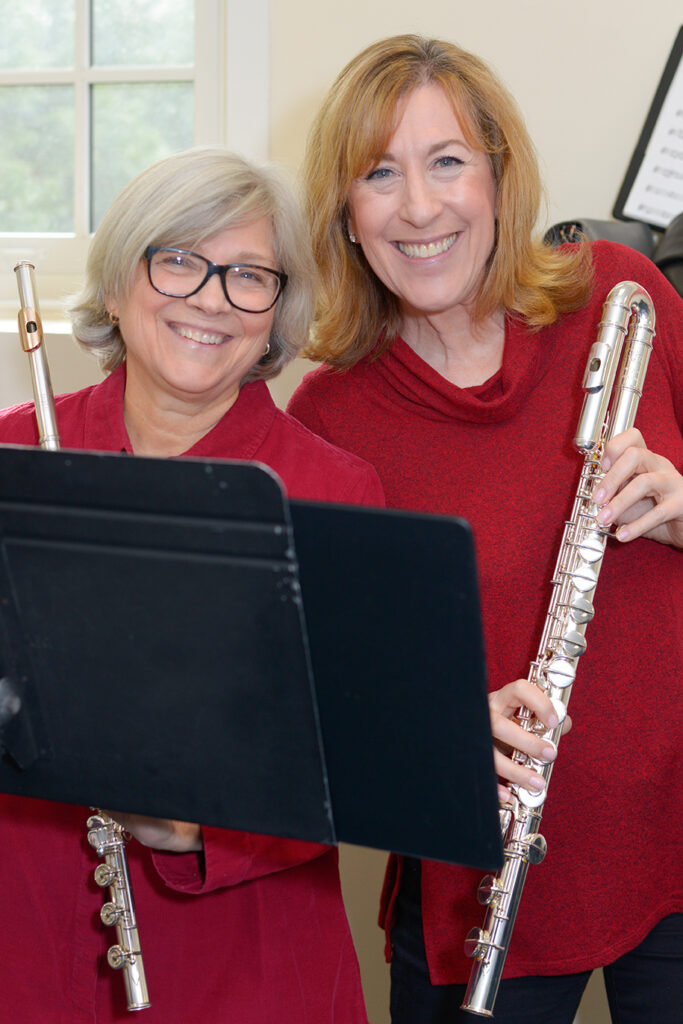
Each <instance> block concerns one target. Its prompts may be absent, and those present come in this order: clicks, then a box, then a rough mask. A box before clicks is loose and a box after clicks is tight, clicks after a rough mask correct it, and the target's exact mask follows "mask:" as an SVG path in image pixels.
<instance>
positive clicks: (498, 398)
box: [371, 317, 553, 423]
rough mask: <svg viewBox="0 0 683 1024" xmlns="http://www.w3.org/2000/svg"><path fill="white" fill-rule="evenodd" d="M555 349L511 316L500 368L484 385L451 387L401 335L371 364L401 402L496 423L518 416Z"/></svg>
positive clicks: (545, 337)
mask: <svg viewBox="0 0 683 1024" xmlns="http://www.w3.org/2000/svg"><path fill="white" fill-rule="evenodd" d="M552 348H553V345H552V340H551V338H550V337H548V335H547V333H546V332H545V331H542V330H541V331H537V332H535V333H532V332H530V331H529V330H528V328H527V327H526V326H525V324H524V323H523V322H522V321H520V320H518V319H513V318H512V317H507V318H506V321H505V344H504V348H503V362H502V365H501V367H500V369H499V370H497V371H496V373H495V374H493V376H492V377H490V378H489V379H488V380H487V381H485V382H484V383H483V384H478V385H476V386H474V387H467V388H460V387H458V386H457V385H456V384H452V383H451V382H450V381H449V380H446V378H445V377H442V376H441V374H440V373H438V371H437V370H435V369H434V368H433V367H432V366H430V365H429V363H427V362H425V361H424V359H422V358H421V356H419V355H418V354H417V353H416V352H415V351H414V350H413V349H412V348H411V347H410V346H409V345H408V344H407V343H406V342H405V341H404V340H403V338H401V337H400V336H398V335H397V336H396V337H395V338H394V340H393V341H392V342H391V344H390V345H389V347H388V348H387V349H386V350H385V351H384V352H383V353H382V355H381V356H380V357H379V358H378V359H377V360H376V361H374V362H373V363H372V364H371V365H372V369H373V370H374V371H376V372H378V373H379V374H380V375H381V376H382V377H383V378H384V380H385V381H386V383H387V384H388V385H389V386H390V387H391V388H392V390H393V391H394V392H395V395H396V398H397V400H398V401H399V402H400V403H401V404H405V405H406V406H413V407H414V406H415V405H419V406H421V407H422V408H423V409H424V408H425V407H426V408H428V409H429V410H431V413H432V414H433V415H434V416H435V417H436V418H442V417H446V418H448V419H452V418H453V417H455V418H457V419H460V420H466V421H469V422H480V423H496V422H502V421H503V420H506V419H509V418H510V417H512V416H514V415H515V413H516V412H517V410H518V409H519V407H520V406H521V405H522V403H523V402H524V401H525V400H526V398H527V396H528V395H529V393H530V392H531V390H532V389H533V388H534V387H535V386H536V385H537V384H538V381H539V380H541V379H542V377H543V376H544V375H545V373H546V372H547V370H548V368H549V366H550V365H551V359H552Z"/></svg>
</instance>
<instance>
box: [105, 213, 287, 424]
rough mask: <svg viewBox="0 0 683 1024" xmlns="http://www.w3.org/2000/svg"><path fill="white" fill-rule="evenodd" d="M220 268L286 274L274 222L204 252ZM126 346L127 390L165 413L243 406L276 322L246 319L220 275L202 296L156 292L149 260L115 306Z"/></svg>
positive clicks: (265, 316) (258, 316)
mask: <svg viewBox="0 0 683 1024" xmlns="http://www.w3.org/2000/svg"><path fill="white" fill-rule="evenodd" d="M197 251H198V252H199V254H200V255H201V256H205V257H206V258H207V259H208V260H211V261H212V262H214V263H218V264H221V265H223V264H226V263H257V264H260V265H262V266H265V267H272V268H273V269H274V270H277V269H278V264H277V261H276V258H275V253H274V247H273V234H272V230H271V226H270V222H269V220H268V219H267V218H266V217H262V218H260V219H258V220H255V221H252V222H251V223H248V224H241V225H237V226H235V227H230V228H226V229H224V230H223V231H219V232H217V233H216V234H215V235H211V236H210V237H209V238H207V239H205V241H204V242H202V243H201V245H199V246H198V247H197ZM110 308H111V311H112V312H113V313H115V314H116V315H117V316H118V317H119V320H120V323H119V329H120V331H121V335H122V337H123V340H124V342H125V345H126V375H127V385H126V387H127V390H128V388H129V387H130V388H134V389H135V391H136V393H137V394H143V395H144V396H145V401H146V402H149V403H151V404H154V405H155V406H156V407H157V408H165V407H168V405H169V403H173V402H178V403H180V404H185V403H190V404H192V405H194V406H199V407H201V406H203V405H207V406H209V405H214V406H215V405H220V406H222V407H223V408H224V410H225V409H228V408H229V407H230V406H231V405H232V404H233V402H234V401H235V399H236V397H237V394H238V392H239V387H240V383H241V381H242V379H243V378H244V377H245V375H246V374H247V373H248V372H249V370H250V369H251V368H252V367H253V366H254V365H255V364H256V363H257V362H258V361H259V359H260V358H261V357H262V356H263V354H264V351H265V348H266V344H267V342H268V338H269V336H270V330H271V327H272V324H273V317H274V315H275V311H274V308H273V309H270V310H268V312H266V313H244V312H242V311H241V310H238V309H235V308H234V307H232V306H231V305H230V303H229V302H228V301H227V299H226V298H225V295H224V294H223V289H222V287H221V282H220V280H219V278H218V275H217V274H215V275H213V276H212V277H211V278H209V280H208V281H207V283H206V284H205V285H204V287H203V288H201V289H200V291H198V292H197V293H196V294H195V295H190V296H188V297H187V298H184V299H177V298H169V297H168V296H166V295H160V294H159V293H158V292H156V291H155V290H154V289H153V288H152V286H151V284H150V283H149V279H148V277H147V267H146V264H145V261H144V260H141V261H140V264H139V266H138V268H137V270H136V274H135V280H134V284H133V288H132V290H131V293H130V295H129V297H128V298H127V299H126V300H125V301H121V302H112V303H111V304H110Z"/></svg>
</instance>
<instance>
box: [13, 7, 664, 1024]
mask: <svg viewBox="0 0 683 1024" xmlns="http://www.w3.org/2000/svg"><path fill="white" fill-rule="evenodd" d="M681 20H682V19H681V8H680V0H650V2H649V3H648V4H647V5H643V3H642V0H574V3H573V4H567V3H566V0H561V2H560V0H515V2H510V0H477V2H476V3H467V4H465V3H457V2H456V0H389V2H386V0H374V2H373V3H370V2H368V0H271V14H270V33H269V35H270V81H271V102H270V140H271V146H270V149H271V156H272V158H274V159H276V160H278V161H281V162H283V163H284V164H286V165H287V166H288V167H289V168H290V169H291V170H292V172H294V171H295V170H296V168H297V166H298V164H299V162H300V160H301V156H302V154H303V150H304V145H305V138H306V134H307V130H308V126H309V124H310V121H311V118H312V116H313V113H314V112H315V109H316V107H317V105H318V103H319V101H320V98H321V96H322V93H323V92H324V90H325V89H326V88H327V87H328V86H329V85H330V83H331V82H332V80H333V78H334V77H335V75H336V73H337V72H338V71H339V70H340V68H341V67H342V65H343V64H344V63H345V62H346V61H347V60H349V59H350V58H351V57H352V56H353V55H354V54H355V53H357V52H358V51H359V50H360V49H362V48H363V47H364V46H366V45H368V44H369V43H371V42H372V41H374V40H376V39H379V38H381V37H383V36H387V35H393V34H395V33H399V32H419V33H422V34H427V35H435V36H439V37H443V38H448V39H451V40H453V41H454V42H457V43H459V44H460V45H462V46H464V47H466V48H468V49H471V50H473V51H474V52H476V53H477V54H479V55H480V56H481V57H484V58H485V59H486V60H488V61H489V63H491V64H492V65H493V66H494V67H495V69H496V70H497V71H498V73H499V75H500V76H501V77H502V79H503V80H504V81H505V82H506V83H507V85H508V87H509V88H510V89H511V91H512V92H513V94H514V95H515V96H516V97H517V99H518V101H519V103H520V106H521V108H522V110H523V112H524V114H525V116H526V119H527V123H528V125H529V129H530V131H531V134H532V137H533V138H534V140H535V142H536V145H537V148H538V151H539V156H540V159H541V164H542V167H543V169H544V175H545V179H546V183H547V185H548V191H549V194H550V207H549V214H548V218H547V222H546V223H547V224H551V223H554V222H556V221H557V220H560V219H566V218H570V217H595V218H601V219H603V218H604V219H606V218H609V216H610V213H611V209H612V205H613V203H614V200H615V198H616V195H617V192H618V190H619V186H620V184H621V181H622V178H623V175H624V173H625V171H626V168H627V165H628V162H629V159H630V156H631V153H632V151H633V148H634V146H635V143H636V141H637V139H638V135H639V132H640V129H641V127H642V124H643V121H644V118H645V116H646V114H647V111H648V108H649V105H650V102H651V100H652V97H653V94H654V90H655V88H656V85H657V83H658V81H659V77H660V75H661V73H662V70H663V67H664V64H665V62H666V58H667V56H668V54H669V51H670V49H671V46H672V44H673V41H674V38H675V36H676V33H677V31H678V28H679V25H680V23H681ZM263 45H264V47H267V46H268V40H267V39H266V38H265V33H264V40H263ZM233 99H234V97H233ZM251 155H256V156H258V155H260V154H251ZM2 272H3V273H9V274H11V268H3V270H2ZM38 290H39V291H40V278H39V277H38ZM3 327H4V331H3ZM47 340H48V347H49V355H50V362H51V365H52V373H53V380H54V386H55V391H66V390H75V389H76V388H78V387H81V386H83V385H84V384H85V383H87V382H89V381H91V380H96V379H98V376H99V375H98V373H97V370H96V368H95V367H94V365H93V364H92V363H91V362H89V360H88V357H87V356H85V355H83V354H81V353H80V352H79V351H78V350H77V349H76V348H75V346H74V345H73V343H72V342H71V341H70V340H69V339H68V338H67V337H65V336H64V335H63V334H55V333H53V332H52V331H49V332H48V336H47ZM588 341H589V339H587V344H588ZM0 358H1V359H2V367H3V371H2V373H0V406H6V405H10V404H12V403H14V402H16V401H20V400H24V399H27V398H29V397H31V389H30V382H29V376H28V367H27V366H26V364H25V360H26V357H25V356H24V355H23V354H22V353H21V350H20V347H19V342H18V340H17V339H16V336H15V335H14V329H13V328H12V327H11V326H8V325H0ZM301 372H302V367H301V366H298V365H297V366H294V367H291V368H289V369H288V370H287V371H286V373H285V374H284V375H283V377H282V378H281V379H280V380H279V381H278V382H276V384H275V385H274V388H273V391H274V393H275V395H276V400H277V401H278V402H279V403H280V404H284V403H285V402H286V400H287V397H288V395H289V394H290V393H291V390H292V389H293V387H294V386H295V385H296V383H297V381H298V379H299V377H300V375H301ZM558 770H559V769H558ZM550 798H551V799H552V796H551V797H550ZM551 855H552V851H551V852H550V854H549V856H551ZM384 860H385V858H384V855H383V854H381V853H377V852H376V851H364V850H360V849H357V848H351V847H344V848H342V878H343V885H344V893H345V898H346V901H347V907H348V911H349V917H350V919H351V924H352V928H353V930H354V937H355V939H356V943H357V947H358V950H359V955H360V958H361V965H362V971H363V979H364V985H365V989H366V995H367V1001H368V1010H369V1013H370V1020H371V1024H386V1022H387V1021H388V1013H387V1009H386V1007H387V988H388V986H387V971H386V967H385V965H384V962H383V956H382V946H383V939H382V935H381V933H380V931H379V929H378V928H377V926H376V917H377V900H378V894H379V888H380V885H381V877H382V870H383V865H384ZM533 870H534V871H535V870H542V868H535V869H533ZM532 874H533V872H532ZM529 884H533V878H532V877H531V878H530V880H529ZM472 923H473V924H476V923H478V921H477V910H476V908H473V922H472ZM608 1020H609V1017H608V1015H607V1013H606V1010H605V1004H604V997H603V995H602V990H601V985H600V983H599V980H596V981H593V982H591V985H590V987H589V992H588V993H587V995H586V997H585V998H584V1001H583V1003H582V1007H581V1011H580V1014H579V1017H578V1018H577V1021H580V1022H581V1024H603V1022H605V1021H608Z"/></svg>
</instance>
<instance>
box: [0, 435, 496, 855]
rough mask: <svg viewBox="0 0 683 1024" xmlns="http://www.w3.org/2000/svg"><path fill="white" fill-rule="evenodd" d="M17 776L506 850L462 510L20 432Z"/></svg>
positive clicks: (25, 785)
mask: <svg viewBox="0 0 683 1024" xmlns="http://www.w3.org/2000/svg"><path fill="white" fill-rule="evenodd" d="M0 481H1V482H0V626H1V630H2V634H1V636H0V660H1V662H2V664H1V665H0V669H1V672H0V674H1V675H2V677H3V679H2V682H1V683H0V742H1V743H2V747H3V755H2V757H1V758H0V791H5V792H10V793H18V794H22V795H25V796H37V797H42V798H45V799H51V800H60V801H65V802H68V803H78V804H85V805H98V806H105V807H110V808H119V809H125V810H128V811H136V812H139V813H143V814H152V815H157V816H162V817H174V818H180V819H185V820H192V821H199V822H201V823H203V824H209V825H218V826H222V827H226V828H237V829H244V830H248V831H253V832H262V833H268V834H274V835H283V836H290V837H295V838H299V839H308V840H314V841H320V842H329V843H335V842H339V841H346V842H352V843H358V844H362V845H366V846H374V847H378V848H380V849H391V850H395V851H397V852H402V853H409V854H413V855H415V856H423V857H430V858H433V859H439V860H447V861H455V862H457V863H464V864H471V865H476V866H478V867H483V868H496V867H498V866H499V865H500V862H501V843H500V832H499V828H498V814H497V796H496V784H495V777H494V773H493V763H492V753H491V737H490V731H489V721H488V710H487V701H486V694H485V682H484V662H483V655H482V642H481V630H480V625H479V612H478V598H477V587H476V574H475V565H474V557H473V551H472V541H471V536H470V532H469V528H468V526H467V524H465V523H463V522H462V521H460V520H456V519H449V518H441V517H434V516H419V515H412V514H408V513H401V512H389V511H383V510H368V509H356V508H345V507H338V506H326V505H319V504H313V503H302V502H292V503H291V504H289V503H288V502H287V500H286V499H285V498H284V496H283V492H282V488H281V486H280V483H279V481H278V479H277V477H276V476H275V474H273V473H272V472H271V471H270V470H268V469H266V468H264V467H262V466H258V465H256V464H249V463H229V462H208V461H204V460H189V459H182V460H157V459H143V458H136V459H132V458H130V457H128V456H125V455H112V454H106V455H101V454H91V453H83V452H68V451H64V450H63V451H60V452H55V453H43V452H38V451H36V450H34V449H21V448H10V447H7V448H4V449H0Z"/></svg>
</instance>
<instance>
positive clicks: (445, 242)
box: [396, 231, 458, 260]
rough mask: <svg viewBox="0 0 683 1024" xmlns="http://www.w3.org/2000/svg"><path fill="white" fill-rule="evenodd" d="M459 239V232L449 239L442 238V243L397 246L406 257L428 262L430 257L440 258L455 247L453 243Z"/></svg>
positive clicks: (398, 243) (399, 244)
mask: <svg viewBox="0 0 683 1024" xmlns="http://www.w3.org/2000/svg"><path fill="white" fill-rule="evenodd" d="M457 237H458V232H457V231H456V232H455V234H453V235H449V236H448V238H442V239H441V241H440V242H428V243H427V244H426V245H425V244H420V245H408V244H407V243H405V242H397V243H396V245H397V246H398V248H399V249H400V251H401V252H402V253H403V255H404V256H410V257H411V259H418V260H426V259H428V258H429V257H430V256H439V255H440V254H441V253H442V252H446V251H447V250H448V249H450V247H451V246H452V245H453V242H454V241H455V240H456V238H457Z"/></svg>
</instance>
